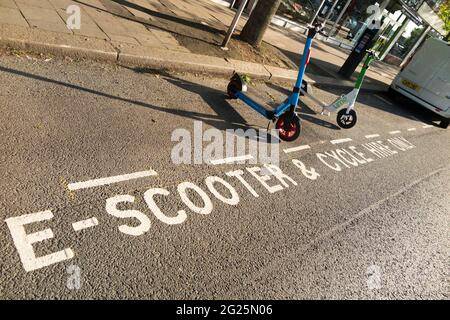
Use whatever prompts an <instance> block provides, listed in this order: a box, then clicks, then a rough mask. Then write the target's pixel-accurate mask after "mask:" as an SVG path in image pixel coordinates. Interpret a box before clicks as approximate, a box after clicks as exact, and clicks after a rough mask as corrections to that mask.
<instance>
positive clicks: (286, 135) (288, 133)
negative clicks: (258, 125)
mask: <svg viewBox="0 0 450 320" xmlns="http://www.w3.org/2000/svg"><path fill="white" fill-rule="evenodd" d="M289 117H291V120H290V123H286V121H287V118H289ZM289 117H288V113H284V114H283V115H281V117H279V118H278V120H277V122H276V124H275V128H276V129H277V130H278V136H279V137H280V139H281V140H283V141H287V142H290V141H294V140H295V139H297V138H298V137H299V136H300V132H301V125H300V119H299V118H298V117H297V116H296V115H289Z"/></svg>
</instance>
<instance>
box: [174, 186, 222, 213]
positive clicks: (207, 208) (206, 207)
mask: <svg viewBox="0 0 450 320" xmlns="http://www.w3.org/2000/svg"><path fill="white" fill-rule="evenodd" d="M187 190H192V191H194V192H195V193H197V194H198V195H199V196H200V198H202V201H203V207H198V206H196V205H195V204H194V203H193V202H192V200H191V199H190V198H189V195H188V193H187V192H186V191H187ZM178 193H179V194H180V196H181V200H183V202H184V204H185V205H187V207H188V208H189V209H191V210H192V211H194V212H195V213H200V214H210V213H211V212H212V210H213V204H212V202H211V199H210V198H209V196H208V195H207V194H206V192H205V191H203V190H202V189H201V188H200V187H199V186H197V185H195V184H193V183H192V182H182V183H180V184H179V185H178Z"/></svg>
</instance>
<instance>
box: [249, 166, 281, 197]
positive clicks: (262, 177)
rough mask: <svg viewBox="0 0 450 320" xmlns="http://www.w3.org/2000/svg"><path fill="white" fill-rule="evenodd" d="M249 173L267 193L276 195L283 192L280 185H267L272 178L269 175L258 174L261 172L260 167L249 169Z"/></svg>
mask: <svg viewBox="0 0 450 320" xmlns="http://www.w3.org/2000/svg"><path fill="white" fill-rule="evenodd" d="M247 171H248V172H250V174H251V175H252V176H254V177H255V178H256V180H258V181H259V182H260V183H261V184H262V185H263V187H264V188H266V189H267V191H269V192H270V193H275V192H278V191H281V190H283V187H282V186H280V185H279V184H275V185H273V186H269V184H267V181H269V180H270V178H271V177H270V176H268V175H260V174H258V172H260V171H261V168H260V167H253V168H247Z"/></svg>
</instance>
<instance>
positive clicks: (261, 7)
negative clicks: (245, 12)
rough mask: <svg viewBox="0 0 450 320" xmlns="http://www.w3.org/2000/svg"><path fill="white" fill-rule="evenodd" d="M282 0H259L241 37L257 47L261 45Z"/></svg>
mask: <svg viewBox="0 0 450 320" xmlns="http://www.w3.org/2000/svg"><path fill="white" fill-rule="evenodd" d="M280 3H281V0H259V1H258V3H257V4H256V7H255V9H254V10H253V12H252V14H251V16H250V18H249V19H248V21H247V23H246V24H245V26H244V28H243V29H242V32H241V35H240V37H241V39H242V40H243V41H245V42H248V43H249V44H251V45H252V46H253V47H255V48H257V47H259V46H260V45H261V42H262V38H263V36H264V33H265V32H266V29H267V27H268V26H269V24H270V21H272V17H273V16H274V15H275V13H276V12H277V10H278V7H279V6H280Z"/></svg>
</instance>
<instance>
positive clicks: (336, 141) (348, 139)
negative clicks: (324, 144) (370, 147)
mask: <svg viewBox="0 0 450 320" xmlns="http://www.w3.org/2000/svg"><path fill="white" fill-rule="evenodd" d="M350 141H353V140H352V139H350V138H344V139H336V140H331V141H330V142H331V143H332V144H340V143H345V142H350Z"/></svg>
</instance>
